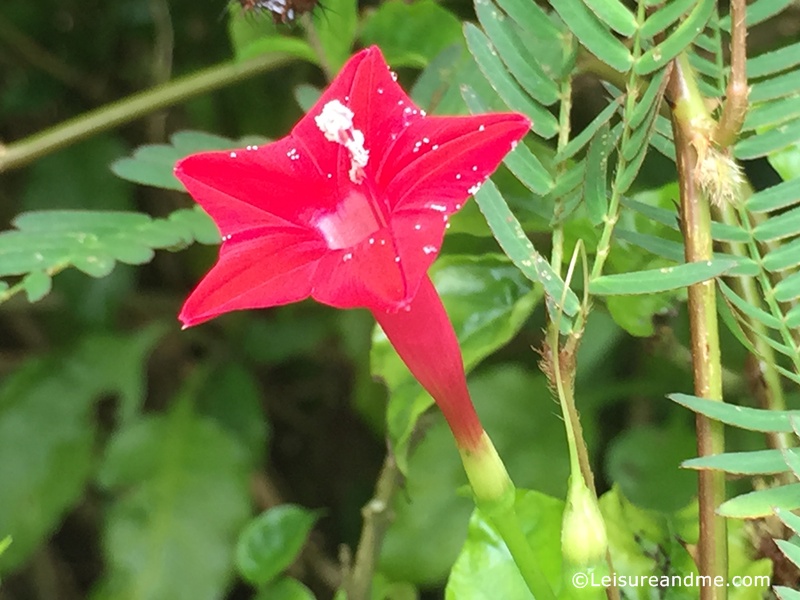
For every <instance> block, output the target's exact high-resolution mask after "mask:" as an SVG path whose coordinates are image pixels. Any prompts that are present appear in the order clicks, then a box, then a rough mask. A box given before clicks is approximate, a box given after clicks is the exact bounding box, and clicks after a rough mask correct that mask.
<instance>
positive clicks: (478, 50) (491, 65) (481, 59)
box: [464, 23, 558, 139]
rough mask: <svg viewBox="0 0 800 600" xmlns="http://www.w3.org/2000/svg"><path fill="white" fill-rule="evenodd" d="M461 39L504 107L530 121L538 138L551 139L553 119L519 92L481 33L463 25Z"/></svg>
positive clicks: (468, 24) (472, 26) (553, 132)
mask: <svg viewBox="0 0 800 600" xmlns="http://www.w3.org/2000/svg"><path fill="white" fill-rule="evenodd" d="M464 36H465V37H466V39H467V47H468V48H469V51H470V52H471V53H472V56H473V57H474V58H475V62H477V63H478V67H479V68H480V70H481V72H482V73H483V75H484V77H486V79H487V80H488V81H489V83H491V85H492V88H494V90H495V91H496V92H497V94H498V95H499V96H500V97H501V98H502V99H503V101H504V102H505V103H506V104H507V105H508V107H509V108H511V109H512V110H516V111H519V112H521V113H524V114H526V115H527V116H528V117H530V119H531V121H532V122H533V125H532V128H533V130H534V131H535V132H536V133H538V134H539V135H540V136H542V137H543V138H545V139H548V138H551V137H553V136H554V135H555V134H556V133H557V132H558V122H557V121H556V119H555V117H554V116H553V115H552V114H550V112H549V111H548V110H546V109H545V108H543V107H542V106H541V105H539V104H538V103H537V102H535V101H534V100H532V99H531V98H529V97H528V96H527V94H525V93H523V92H522V90H521V89H520V88H519V85H518V84H517V83H516V81H514V79H513V78H512V77H511V75H509V74H508V70H507V69H506V68H505V66H504V65H503V62H502V61H501V60H500V58H499V57H498V56H497V54H496V53H495V51H494V49H493V48H492V45H491V43H490V42H489V39H488V38H487V37H486V36H485V35H484V34H483V32H481V30H480V29H478V28H477V27H475V26H474V25H472V24H471V23H465V24H464Z"/></svg>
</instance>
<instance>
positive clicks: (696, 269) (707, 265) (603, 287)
mask: <svg viewBox="0 0 800 600" xmlns="http://www.w3.org/2000/svg"><path fill="white" fill-rule="evenodd" d="M735 264H736V263H735V261H733V260H729V259H715V260H709V261H706V262H696V263H685V264H682V265H677V266H675V267H663V268H661V269H649V270H647V271H636V272H632V273H620V274H617V275H602V276H600V277H598V278H597V279H595V280H593V281H591V282H590V283H589V292H590V293H592V294H596V295H600V296H608V295H616V294H623V295H624V294H654V293H657V292H666V291H668V290H674V289H678V288H682V287H686V286H689V285H694V284H696V283H700V282H701V281H706V280H708V279H712V278H714V277H718V276H720V275H722V274H723V273H725V272H726V271H728V270H729V269H730V268H731V267H733V266H734V265H735Z"/></svg>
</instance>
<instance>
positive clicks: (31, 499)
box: [0, 328, 163, 573]
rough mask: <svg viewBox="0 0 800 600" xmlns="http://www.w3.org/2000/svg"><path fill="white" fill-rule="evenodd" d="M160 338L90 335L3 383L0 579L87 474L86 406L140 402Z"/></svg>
mask: <svg viewBox="0 0 800 600" xmlns="http://www.w3.org/2000/svg"><path fill="white" fill-rule="evenodd" d="M162 332H163V330H159V329H157V328H156V329H154V328H148V329H145V330H143V331H141V332H139V333H136V334H133V335H131V336H120V335H115V336H110V335H109V336H101V335H96V336H90V337H87V338H85V339H83V340H82V341H81V342H80V343H79V344H77V345H76V346H73V347H71V348H68V349H67V351H66V353H64V354H56V355H51V356H48V357H46V358H42V359H39V360H35V361H29V362H27V363H26V364H25V365H24V366H23V367H22V368H21V369H20V370H18V371H16V372H15V373H13V374H10V375H8V376H6V377H5V380H4V383H3V386H2V388H0V456H3V460H2V461H0V482H2V485H0V507H2V510H0V532H3V536H5V535H6V534H10V535H11V536H12V537H13V538H14V543H13V544H12V545H11V546H10V547H9V548H8V549H7V550H6V551H5V552H4V553H3V554H2V556H0V573H7V572H9V571H10V570H12V569H14V568H15V567H17V566H19V565H21V564H22V563H23V562H24V561H25V560H26V559H27V557H28V556H29V555H30V554H31V553H32V552H33V551H34V550H35V549H36V547H37V546H39V544H41V543H42V542H44V541H45V540H46V538H47V536H49V535H50V533H51V532H53V531H54V530H55V528H56V527H57V525H58V523H59V522H60V520H61V518H62V516H63V514H64V513H65V512H66V511H67V510H69V509H70V508H71V507H72V506H73V505H74V504H75V503H76V502H77V501H78V500H79V499H80V497H81V495H82V494H83V490H84V487H85V485H86V484H87V482H88V478H89V477H90V475H91V470H92V468H93V467H94V458H93V455H92V453H93V450H94V446H95V435H96V427H97V426H96V420H95V416H94V411H93V408H94V403H95V401H97V400H98V399H99V398H100V397H101V396H102V395H107V394H115V395H117V396H119V402H120V405H121V406H126V405H129V404H132V403H140V402H141V401H142V399H143V396H144V382H143V379H144V366H145V359H146V356H147V354H148V353H149V351H150V349H151V348H152V346H153V344H154V343H155V341H156V339H157V338H158V337H159V336H160V335H161V333H162ZM121 412H122V411H121Z"/></svg>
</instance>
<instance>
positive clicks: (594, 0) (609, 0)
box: [583, 0, 639, 37]
mask: <svg viewBox="0 0 800 600" xmlns="http://www.w3.org/2000/svg"><path fill="white" fill-rule="evenodd" d="M583 2H584V4H586V6H588V7H589V8H590V9H591V10H592V12H593V13H594V14H595V15H597V17H598V18H599V19H600V20H601V21H602V22H603V23H605V24H606V25H608V26H609V27H611V29H613V30H614V31H616V32H617V33H619V34H620V35H622V36H623V37H633V34H634V33H636V30H637V29H639V24H638V23H637V22H636V18H635V17H634V16H633V13H631V11H630V10H628V7H627V6H625V5H624V4H623V3H622V2H619V0H583Z"/></svg>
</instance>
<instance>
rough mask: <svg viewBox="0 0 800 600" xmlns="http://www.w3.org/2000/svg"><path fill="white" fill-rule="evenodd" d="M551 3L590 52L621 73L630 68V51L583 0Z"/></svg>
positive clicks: (555, 0)
mask: <svg viewBox="0 0 800 600" xmlns="http://www.w3.org/2000/svg"><path fill="white" fill-rule="evenodd" d="M550 5H551V6H552V7H553V8H554V9H555V10H556V12H557V13H558V15H559V16H560V17H561V18H562V19H563V20H564V22H565V23H566V24H567V26H568V27H569V28H570V29H571V30H572V32H573V33H574V34H575V37H577V38H578V40H580V42H581V44H583V45H584V46H585V47H586V49H587V50H589V52H591V53H592V54H594V55H595V56H596V57H597V58H599V59H600V60H602V61H603V62H604V63H606V64H607V65H608V66H610V67H611V68H612V69H614V70H616V71H619V72H620V73H624V72H626V71H627V70H628V69H630V67H631V65H632V64H633V56H631V53H630V51H629V50H628V49H627V48H626V47H625V45H624V44H623V43H622V42H621V41H620V40H619V39H617V38H616V37H615V36H614V34H612V33H611V32H610V31H609V30H608V29H606V26H605V25H604V24H603V23H601V22H600V20H599V19H598V18H597V17H596V16H595V15H594V14H593V13H592V12H591V11H590V10H589V9H588V8H587V7H586V5H585V4H584V3H583V1H582V0H551V1H550Z"/></svg>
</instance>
